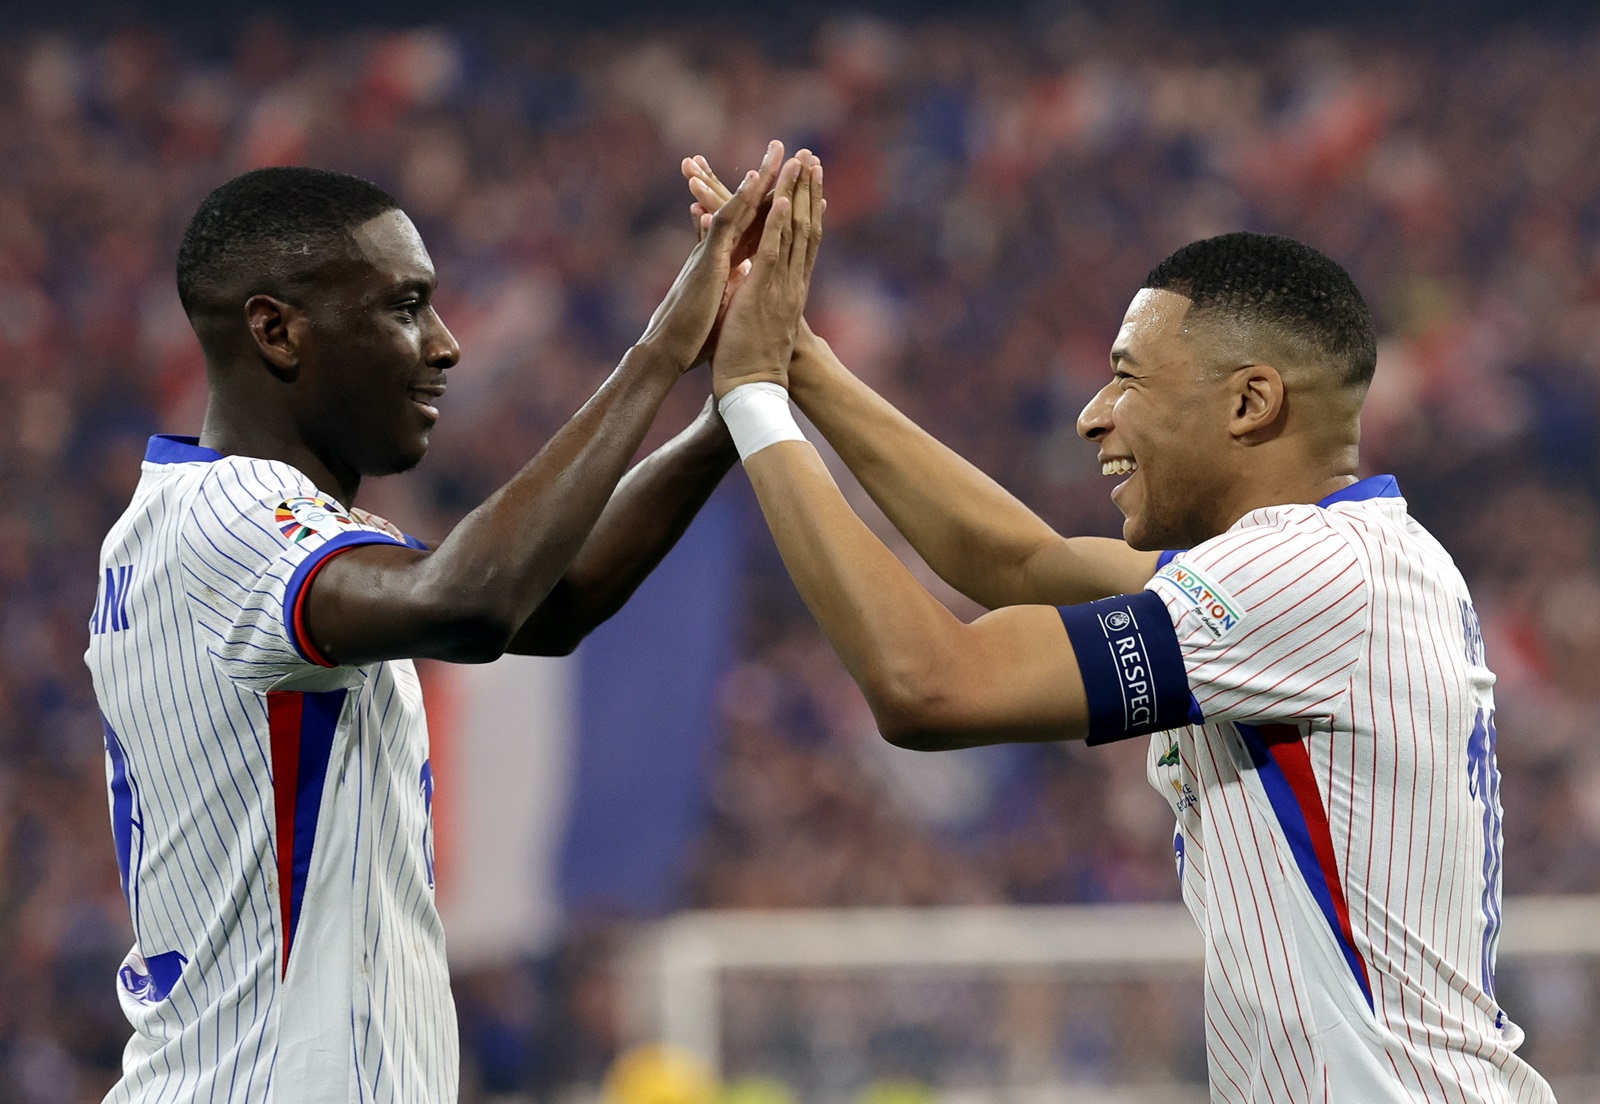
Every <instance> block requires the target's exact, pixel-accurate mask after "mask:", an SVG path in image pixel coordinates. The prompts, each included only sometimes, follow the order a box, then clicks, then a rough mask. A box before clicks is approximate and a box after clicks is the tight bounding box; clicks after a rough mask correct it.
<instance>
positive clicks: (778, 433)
mask: <svg viewBox="0 0 1600 1104" xmlns="http://www.w3.org/2000/svg"><path fill="white" fill-rule="evenodd" d="M717 409H718V410H720V411H721V412H722V420H723V421H724V422H726V423H727V425H728V432H729V433H730V434H732V435H733V447H734V448H736V449H738V450H739V462H740V463H743V462H744V461H746V460H748V459H750V457H752V456H754V455H755V454H756V453H758V452H760V451H761V450H762V449H764V448H766V447H767V446H768V445H775V444H777V443H778V442H779V441H804V440H805V439H806V435H805V434H804V433H801V432H800V426H799V425H798V424H796V422H795V420H794V412H793V411H792V410H790V409H789V392H787V391H785V390H784V389H783V388H782V387H779V386H778V385H777V384H775V383H741V384H740V385H739V386H738V387H735V388H734V389H733V390H732V391H729V392H728V393H727V394H726V395H724V396H722V401H721V402H719V403H718V404H717Z"/></svg>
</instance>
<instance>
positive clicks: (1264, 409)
mask: <svg viewBox="0 0 1600 1104" xmlns="http://www.w3.org/2000/svg"><path fill="white" fill-rule="evenodd" d="M1230 382H1231V384H1232V388H1233V394H1232V403H1233V409H1232V412H1231V414H1230V416H1229V419H1228V431H1229V432H1230V433H1231V434H1232V435H1233V436H1234V438H1235V439H1236V440H1239V441H1241V442H1243V443H1245V444H1256V443H1259V442H1261V441H1266V440H1271V439H1272V438H1273V437H1276V436H1277V435H1278V434H1279V433H1281V432H1282V431H1283V422H1284V418H1283V415H1284V411H1285V406H1286V403H1287V399H1288V396H1287V394H1286V393H1285V391H1284V387H1283V376H1281V375H1280V374H1279V373H1278V370H1277V369H1276V368H1274V367H1273V366H1272V365H1270V364H1247V365H1245V366H1244V367H1243V368H1240V369H1239V370H1238V371H1236V372H1234V374H1233V379H1232V380H1231V381H1230Z"/></svg>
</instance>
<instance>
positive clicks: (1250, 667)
mask: <svg viewBox="0 0 1600 1104" xmlns="http://www.w3.org/2000/svg"><path fill="white" fill-rule="evenodd" d="M1368 601H1369V588H1368V586H1367V584H1366V580H1365V577H1364V575H1363V574H1362V571H1361V566H1360V563H1359V561H1358V559H1357V556H1356V554H1355V550H1354V549H1353V548H1352V547H1351V546H1350V543H1349V540H1348V538H1346V537H1345V536H1344V535H1342V534H1340V533H1338V532H1335V531H1334V530H1333V529H1332V528H1330V527H1327V526H1325V525H1316V524H1311V525H1295V526H1291V525H1289V524H1278V525H1261V526H1253V527H1251V528H1249V529H1245V530H1241V531H1239V532H1230V533H1224V534H1223V535H1222V536H1220V537H1216V538H1214V539H1212V540H1209V541H1206V542H1205V543H1204V544H1201V545H1199V546H1197V547H1196V548H1193V549H1190V550H1188V551H1185V552H1180V553H1176V554H1173V555H1168V556H1163V557H1162V563H1161V566H1160V568H1159V570H1158V571H1157V572H1156V574H1155V576H1154V577H1153V578H1152V579H1151V580H1150V582H1149V584H1148V585H1147V587H1146V589H1145V590H1144V591H1142V592H1140V593H1139V594H1124V595H1118V596H1116V597H1113V598H1106V599H1102V600H1100V601H1097V602H1089V603H1086V604H1084V605H1081V606H1066V607H1063V608H1062V609H1061V618H1062V621H1063V623H1064V624H1065V625H1066V628H1067V635H1068V637H1069V638H1070V639H1071V641H1072V646H1073V651H1074V653H1075V655H1076V656H1077V660H1078V667H1079V670H1080V672H1081V673H1082V675H1083V682H1084V689H1085V692H1086V694H1087V697H1088V705H1089V739H1088V742H1089V743H1091V744H1095V743H1106V742H1109V741H1112V740H1119V739H1123V738H1126V737H1129V736H1139V735H1145V734H1148V733H1151V732H1160V731H1163V730H1164V729H1168V728H1176V727H1179V726H1180V725H1184V724H1200V723H1202V722H1205V721H1242V722H1248V723H1252V724H1261V723H1272V722H1288V721H1294V720H1297V719H1300V718H1304V717H1313V716H1317V715H1318V709H1319V707H1324V708H1325V707H1326V706H1327V703H1328V702H1329V701H1330V700H1331V699H1332V698H1334V697H1335V696H1336V695H1337V694H1339V693H1340V692H1341V691H1342V689H1343V684H1344V678H1345V674H1346V672H1347V671H1348V670H1349V668H1350V667H1351V666H1353V665H1354V664H1355V662H1356V660H1357V649H1358V648H1359V644H1360V640H1361V638H1362V635H1363V633H1364V632H1365V629H1366V617H1367V605H1368Z"/></svg>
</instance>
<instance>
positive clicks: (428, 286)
mask: <svg viewBox="0 0 1600 1104" xmlns="http://www.w3.org/2000/svg"><path fill="white" fill-rule="evenodd" d="M438 286H439V281H438V279H437V278H432V277H424V276H411V277H408V278H407V279H404V280H401V281H400V282H399V283H398V284H394V285H392V286H391V287H390V288H389V293H390V294H391V295H407V294H420V295H431V294H432V293H433V291H434V289H435V288H437V287H438Z"/></svg>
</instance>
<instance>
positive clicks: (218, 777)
mask: <svg viewBox="0 0 1600 1104" xmlns="http://www.w3.org/2000/svg"><path fill="white" fill-rule="evenodd" d="M375 542H387V543H413V542H410V541H409V540H407V539H405V538H403V536H402V535H401V534H399V533H398V532H397V531H395V530H393V529H392V527H389V526H387V524H386V523H383V522H381V521H379V520H378V519H375V518H372V517H370V516H369V515H363V514H360V513H352V512H351V511H349V510H346V509H345V508H344V507H343V506H341V505H340V504H339V503H338V502H336V501H334V500H333V499H332V498H331V497H330V496H328V495H326V494H325V493H324V492H322V491H320V490H319V489H318V488H317V487H315V486H314V485H312V483H311V481H310V480H309V479H307V478H306V476H305V475H303V474H302V473H301V472H299V471H297V470H296V469H294V468H293V467H291V466H289V465H288V464H284V463H280V462H276V461H268V460H256V459H250V458H248V457H242V456H228V457H224V456H222V455H220V454H219V453H216V452H214V451H212V450H210V449H205V448H201V447H199V445H198V444H197V443H195V441H194V440H193V439H192V438H173V437H157V438H153V439H152V440H151V442H150V448H149V451H148V452H147V454H146V457H145V463H144V468H143V476H142V478H141V479H140V481H139V486H138V489H137V490H136V491H135V492H134V496H133V502H132V504H131V505H130V506H129V507H128V510H127V512H126V513H124V514H123V516H122V517H121V519H120V520H118V522H117V524H116V525H115V527H113V529H112V530H111V533H110V534H109V535H108V536H107V538H106V540H105V544H104V546H103V549H102V552H101V561H100V566H101V582H100V594H99V600H98V603H97V605H96V608H95V611H94V615H93V617H92V618H91V619H90V624H89V629H90V643H89V650H88V653H87V655H86V657H85V658H86V660H87V662H88V664H89V668H90V671H91V672H92V674H93V676H94V686H95V694H96V696H97V697H98V699H99V703H100V710H101V713H102V714H103V719H104V722H105V740H106V763H107V768H106V773H107V781H108V783H109V787H110V800H111V827H112V837H113V840H114V841H115V846H116V852H117V860H118V866H119V869H120V871H121V874H122V884H123V890H124V892H125V894H126V896H127V899H128V907H129V911H130V914H131V915H132V918H133V930H134V936H135V945H134V947H133V949H132V950H131V951H130V952H129V954H128V957H127V959H126V960H125V962H124V963H123V965H122V968H121V969H120V970H119V972H118V975H117V979H116V985H117V992H118V996H119V999H120V1001H121V1004H122V1008H123V1011H124V1013H125V1014H126V1015H127V1017H128V1020H129V1022H130V1023H132V1025H133V1037H132V1039H131V1040H130V1041H129V1043H128V1046H127V1049H126V1051H125V1053H124V1055H123V1075H122V1079H121V1081H120V1082H119V1083H118V1084H117V1086H116V1087H115V1088H114V1089H113V1090H112V1092H111V1094H110V1096H109V1097H108V1098H107V1100H108V1101H111V1102H146V1101H148V1102H154V1101H174V1102H176V1101H183V1102H186V1104H187V1102H190V1101H217V1102H220V1101H234V1102H240V1104H243V1102H250V1104H256V1102H267V1104H274V1102H275V1104H356V1102H390V1101H393V1102H396V1104H400V1102H411V1101H422V1100H425V1101H430V1102H433V1101H453V1100H455V1099H456V1094H457V1091H458V1064H459V1063H458V1054H457V1041H456V1018H455V1009H454V1006H453V1004H452V1002H451V997H450V987H449V977H448V974H447V971H446V966H445V955H444V936H443V932H442V930H441V928H440V924H439V916H438V913H437V912H436V910H435V908H434V900H433V841H432V827H431V824H432V819H431V818H432V797H433V774H432V770H431V767H430V765H429V762H428V733H427V724H426V721H425V718H424V716H423V709H422V696H421V692H420V690H419V688H418V684H417V676H416V671H415V669H414V668H413V666H412V664H411V663H410V662H409V661H401V662H386V663H374V664H371V665H369V666H366V667H335V666H331V665H329V664H328V663H327V662H326V661H325V660H323V658H322V657H321V656H319V655H318V654H317V653H316V651H315V650H314V648H313V647H312V645H311V643H310V642H309V641H308V640H307V639H306V637H305V634H304V625H303V615H304V609H303V600H304V597H305V594H306V591H307V587H308V585H309V583H310V582H311V580H312V579H313V578H315V576H316V573H317V572H318V571H319V570H320V569H321V567H322V566H323V565H324V564H326V563H328V562H329V560H330V559H331V558H332V557H333V556H334V555H337V554H338V553H339V552H341V551H343V550H345V549H348V548H352V547H355V546H358V545H362V544H369V543H375Z"/></svg>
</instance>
